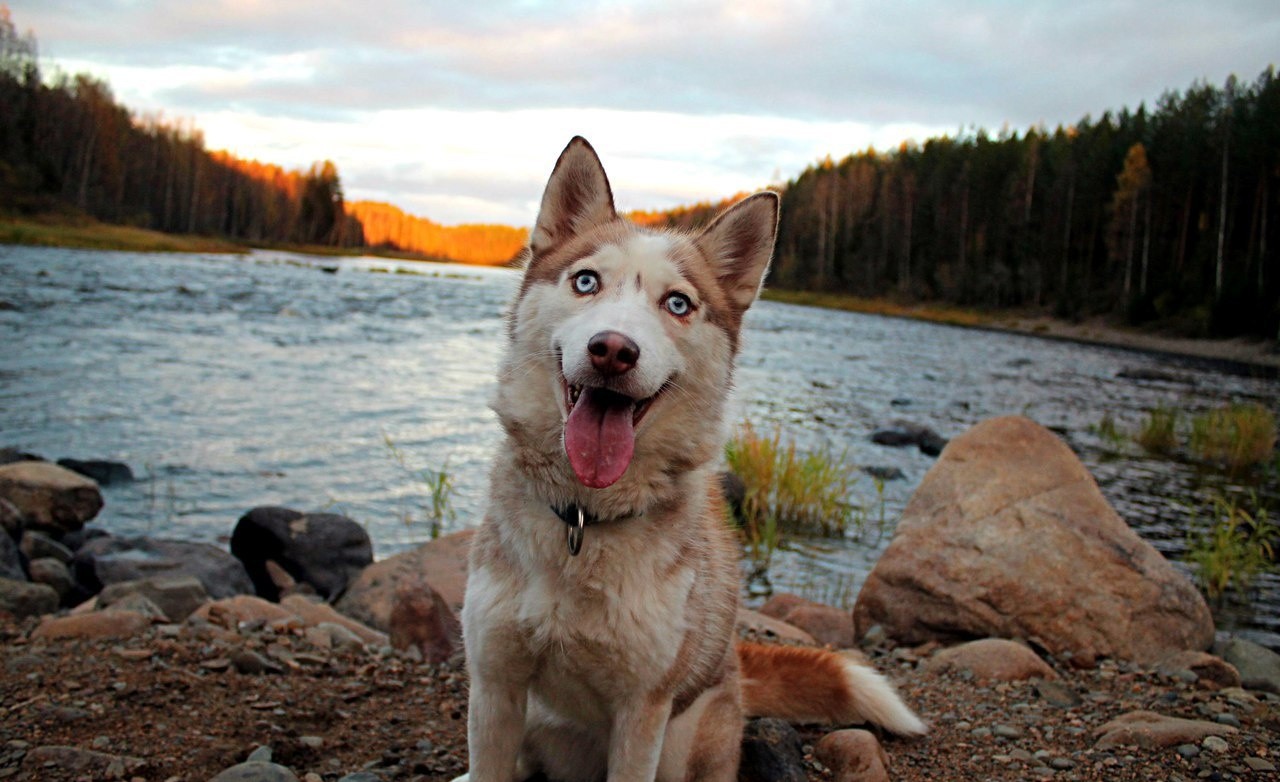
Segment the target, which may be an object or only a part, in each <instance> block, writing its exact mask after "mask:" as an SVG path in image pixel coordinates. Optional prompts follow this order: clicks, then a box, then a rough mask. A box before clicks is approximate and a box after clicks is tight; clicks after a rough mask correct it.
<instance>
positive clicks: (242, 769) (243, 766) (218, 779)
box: [209, 761, 298, 782]
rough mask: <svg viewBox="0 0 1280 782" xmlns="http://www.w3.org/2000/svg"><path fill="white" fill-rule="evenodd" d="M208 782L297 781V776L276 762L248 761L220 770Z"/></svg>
mask: <svg viewBox="0 0 1280 782" xmlns="http://www.w3.org/2000/svg"><path fill="white" fill-rule="evenodd" d="M209 782H298V777H297V776H295V775H294V773H293V772H292V771H290V770H289V769H287V768H285V767H284V766H281V765H278V764H276V763H262V762H259V761H249V762H247V763H240V764H238V765H235V766H232V767H231V768H229V769H226V770H225V771H222V772H220V773H219V774H218V775H217V776H215V777H213V778H212V779H210V780H209Z"/></svg>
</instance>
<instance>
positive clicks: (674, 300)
mask: <svg viewBox="0 0 1280 782" xmlns="http://www.w3.org/2000/svg"><path fill="white" fill-rule="evenodd" d="M663 306H664V307H666V308H667V312H670V313H671V314H672V315H675V316H676V317H677V318H683V317H684V316H685V315H688V314H689V313H690V312H692V311H693V302H691V301H689V297H688V296H686V295H684V294H683V293H672V294H669V295H668V296H667V300H666V301H665V302H663Z"/></svg>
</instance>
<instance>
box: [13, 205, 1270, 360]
mask: <svg viewBox="0 0 1280 782" xmlns="http://www.w3.org/2000/svg"><path fill="white" fill-rule="evenodd" d="M0 244H17V245H31V246H41V247H67V248H76V249H88V250H120V251H129V252H186V253H219V254H228V255H232V254H244V253H247V252H249V251H250V250H251V249H254V247H259V248H261V249H277V250H287V251H290V252H298V253H303V254H307V255H319V256H334V257H340V256H359V255H370V256H378V257H389V258H398V259H401V260H406V261H421V262H438V261H441V260H445V259H438V258H427V257H423V256H418V255H414V254H412V253H397V252H381V251H377V250H372V249H370V248H358V249H356V248H350V249H348V248H334V247H319V246H298V245H269V246H268V245H249V244H242V243H238V242H232V241H229V240H225V239H216V238H211V237H206V236H192V235H187V234H168V233H162V232H160V231H152V230H149V229H145V228H132V227H128V226H118V225H109V224H106V223H101V222H98V221H96V220H91V219H88V218H82V217H68V216H62V215H46V216H39V217H21V218H20V217H0ZM764 297H765V298H766V299H768V300H770V301H777V302H782V303H787V304H800V305H806V306H813V307H821V308H826V309H839V310H846V311H851V312H861V313H865V314H869V315H884V316H888V317H897V318H907V319H911V320H923V321H929V322H932V323H942V324H947V325H953V326H962V327H966V328H977V329H986V330H992V331H1002V332H1007V333H1014V334H1026V335H1028V336H1034V337H1042V338H1046V339H1060V340H1065V341H1070V342H1077V343H1081V344H1089V345H1100V346H1105V347H1118V348H1126V349H1130V350H1137V351H1142V352H1147V353H1163V354H1169V355H1175V356H1182V357H1187V358H1195V359H1203V360H1206V361H1210V362H1215V363H1221V364H1223V365H1224V366H1226V368H1227V369H1229V370H1231V371H1242V370H1245V371H1247V370H1248V369H1249V368H1260V369H1262V370H1263V371H1264V372H1265V373H1267V374H1269V375H1271V374H1275V375H1280V346H1278V345H1277V343H1276V341H1275V340H1259V339H1245V338H1236V339H1193V338H1186V337H1177V336H1170V335H1165V334H1159V333H1153V332H1147V331H1141V330H1138V329H1131V328H1123V327H1119V326H1116V325H1114V324H1111V323H1108V322H1106V321H1104V320H1101V319H1095V320H1091V321H1086V322H1082V323H1070V322H1067V321H1064V320H1060V319H1057V318H1051V317H1048V316H1044V315H1037V314H1026V313H1018V312H987V311H981V310H969V309H962V308H959V307H953V306H950V305H945V304H930V303H922V304H900V303H896V302H893V301H890V300H888V299H868V298H862V297H858V296H852V295H845V294H833V293H821V292H812V291H790V290H766V291H765V294H764ZM1229 365H1236V366H1234V367H1232V366H1229Z"/></svg>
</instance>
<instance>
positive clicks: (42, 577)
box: [27, 557, 75, 600]
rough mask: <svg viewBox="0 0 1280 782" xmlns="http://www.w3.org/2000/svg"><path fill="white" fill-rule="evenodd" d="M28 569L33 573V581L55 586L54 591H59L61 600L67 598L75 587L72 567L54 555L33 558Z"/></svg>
mask: <svg viewBox="0 0 1280 782" xmlns="http://www.w3.org/2000/svg"><path fill="white" fill-rule="evenodd" d="M27 570H28V571H29V572H30V574H31V583H33V584H47V585H48V586H51V587H53V591H55V592H57V593H58V599H59V600H63V599H64V598H66V597H67V595H69V594H71V590H72V589H74V588H75V581H74V580H72V578H71V569H70V568H68V567H67V565H66V563H65V562H63V561H62V560H60V559H55V558H53V557H41V558H40V559H33V560H31V563H30V564H28V565H27Z"/></svg>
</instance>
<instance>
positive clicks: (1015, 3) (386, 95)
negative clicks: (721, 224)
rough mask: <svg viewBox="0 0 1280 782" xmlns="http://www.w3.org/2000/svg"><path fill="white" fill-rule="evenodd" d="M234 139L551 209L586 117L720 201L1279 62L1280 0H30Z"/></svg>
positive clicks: (296, 156) (107, 66)
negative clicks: (547, 192)
mask: <svg viewBox="0 0 1280 782" xmlns="http://www.w3.org/2000/svg"><path fill="white" fill-rule="evenodd" d="M8 5H9V7H10V10H11V13H12V18H13V22H14V24H15V25H16V27H17V28H18V29H19V30H20V31H26V30H32V31H33V32H34V33H35V35H36V38H37V40H38V42H39V45H40V55H41V61H42V67H43V69H44V70H45V72H46V73H48V72H50V71H51V70H52V69H55V68H56V69H61V70H62V71H64V72H67V73H82V72H84V73H90V74H92V75H94V76H97V77H100V78H102V79H105V80H106V81H107V82H108V83H109V84H110V86H111V88H112V90H113V92H114V94H115V96H116V98H117V100H118V101H120V102H122V103H123V104H125V105H126V106H128V107H129V108H130V109H132V110H134V111H135V112H137V113H157V112H159V113H162V114H163V116H165V117H169V118H174V119H182V120H190V121H193V122H194V123H195V125H196V126H197V127H198V128H200V129H202V130H203V132H204V137H205V143H206V146H207V147H208V148H210V149H227V150H230V151H231V152H232V153H234V154H236V155H238V156H240V157H246V158H255V159H258V160H262V161H264V162H271V163H278V164H280V165H283V166H285V167H287V168H305V167H308V166H309V165H310V164H311V163H313V162H315V161H319V160H325V159H330V160H333V161H334V162H335V163H336V164H337V166H338V171H339V174H340V175H341V178H342V184H343V188H344V191H345V193H346V197H347V198H348V200H366V199H368V200H377V201H386V202H390V203H392V204H395V205H396V206H398V207H400V208H401V209H404V210H405V211H407V212H410V213H412V214H417V215H421V216H424V217H428V218H430V219H432V220H435V221H436V222H440V223H444V224H450V225H451V224H458V223H477V222H481V223H502V224H508V225H530V224H531V223H532V222H533V220H534V217H535V216H536V214H537V208H538V202H539V199H540V197H541V192H542V187H543V185H544V184H545V182H546V178H547V175H548V174H549V173H550V171H551V167H552V166H553V165H554V163H555V159H556V157H557V155H558V154H559V153H560V150H561V149H563V147H564V145H565V144H566V143H567V142H568V140H569V139H570V138H571V137H572V136H574V135H583V136H585V137H586V138H587V139H588V140H589V141H591V143H592V145H593V146H594V147H595V148H596V150H597V152H598V153H599V154H600V156H601V158H602V160H603V161H604V164H605V168H606V169H607V171H608V173H609V177H610V181H611V183H612V185H613V190H614V194H615V199H616V201H617V203H618V206H619V208H620V209H624V210H625V209H661V208H668V207H672V206H677V205H680V204H687V203H691V202H695V201H701V200H718V199H720V198H723V197H726V196H729V195H732V194H734V193H737V192H741V191H751V190H755V189H758V188H761V187H764V186H766V185H769V184H774V183H782V182H785V181H786V180H788V179H792V178H794V177H795V176H796V175H798V174H799V173H800V172H801V171H802V170H803V169H804V168H805V167H806V166H807V165H810V164H812V163H814V162H815V161H818V160H820V159H822V158H823V157H825V156H827V155H831V156H832V157H834V158H836V159H839V158H841V157H844V156H845V155H847V154H850V153H852V152H858V151H862V150H865V149H867V148H868V147H874V148H876V149H879V150H882V151H883V150H892V149H896V148H898V146H899V145H900V144H901V143H903V142H905V141H915V142H923V141H925V140H926V139H928V138H931V137H936V136H942V135H951V136H954V135H956V134H958V133H961V132H966V131H969V130H972V129H973V128H984V129H987V130H988V131H990V132H992V133H998V132H1000V131H1001V130H1002V129H1010V130H1013V131H1018V132H1023V131H1025V130H1026V129H1027V128H1030V127H1033V126H1038V125H1043V126H1045V127H1047V128H1050V129H1052V128H1054V127H1057V126H1059V125H1071V124H1073V123H1075V122H1077V121H1079V120H1080V119H1081V118H1083V117H1084V116H1086V115H1091V116H1093V117H1095V118H1096V117H1097V116H1099V115H1101V114H1102V112H1104V111H1106V110H1109V109H1110V110H1118V109H1121V108H1123V107H1129V108H1131V109H1132V108H1136V107H1137V106H1138V105H1139V104H1140V103H1142V102H1145V103H1146V104H1147V105H1148V106H1151V105H1154V104H1155V103H1156V101H1158V99H1159V97H1160V96H1161V95H1162V94H1163V93H1165V92H1167V91H1169V90H1178V91H1181V90H1185V89H1186V88H1187V87H1189V86H1190V85H1191V84H1192V83H1193V82H1194V81H1196V80H1205V81H1209V82H1211V83H1214V84H1219V85H1220V84H1222V83H1223V82H1224V81H1225V80H1226V78H1227V76H1228V75H1230V74H1233V73H1234V74H1236V75H1238V76H1239V77H1240V78H1241V79H1242V80H1245V81H1252V80H1253V79H1254V78H1256V77H1257V76H1258V74H1260V73H1261V72H1262V71H1263V70H1264V69H1266V68H1267V67H1268V66H1269V65H1272V64H1280V63H1278V62H1277V61H1280V5H1278V4H1277V3H1276V1H1275V0H1212V1H1211V0H1159V1H1154V0H1152V1H1147V0H1144V1H1139V0H1065V1H1059V0H984V1H982V2H961V1H960V0H898V1H897V2H860V1H850V2H808V1H807V0H776V1H775V0H691V1H690V2H680V3H677V2H663V1H660V0H641V1H639V2H579V1H578V0H561V1H560V2H555V1H554V0H494V1H493V2H487V1H486V0H446V1H444V2H437V1H436V0H361V1H360V2H351V1H350V0H201V1H200V2H190V1H189V0H9V2H8Z"/></svg>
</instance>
